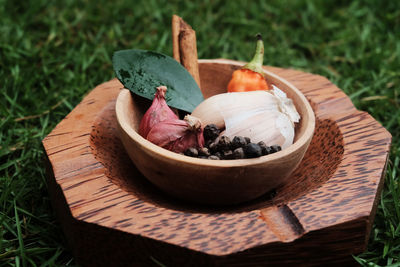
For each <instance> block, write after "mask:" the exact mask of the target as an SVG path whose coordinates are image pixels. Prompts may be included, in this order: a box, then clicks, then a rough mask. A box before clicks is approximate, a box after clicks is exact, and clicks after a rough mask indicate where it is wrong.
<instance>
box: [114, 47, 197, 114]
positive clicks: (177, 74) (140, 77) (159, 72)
mask: <svg viewBox="0 0 400 267" xmlns="http://www.w3.org/2000/svg"><path fill="white" fill-rule="evenodd" d="M113 67H114V71H115V73H116V75H117V78H118V80H119V81H120V82H121V83H122V84H123V85H124V86H125V88H127V89H129V90H130V91H132V92H133V93H135V94H137V95H140V96H142V97H145V98H147V99H150V100H153V98H154V94H155V92H156V88H157V87H158V86H160V85H165V86H166V87H167V94H166V101H167V104H168V105H169V106H170V107H173V108H177V109H181V110H184V111H187V112H189V113H191V112H192V111H193V109H194V108H195V107H196V106H197V105H198V104H200V103H201V102H202V101H203V100H204V98H203V95H202V93H201V91H200V88H199V87H198V85H197V83H196V82H195V80H194V79H193V77H192V76H191V75H190V73H189V72H188V71H187V70H186V69H185V68H184V67H183V66H182V65H181V64H179V63H178V62H177V61H176V60H175V59H173V58H172V57H169V56H167V55H164V54H161V53H157V52H153V51H146V50H139V49H131V50H121V51H117V52H115V53H114V55H113Z"/></svg>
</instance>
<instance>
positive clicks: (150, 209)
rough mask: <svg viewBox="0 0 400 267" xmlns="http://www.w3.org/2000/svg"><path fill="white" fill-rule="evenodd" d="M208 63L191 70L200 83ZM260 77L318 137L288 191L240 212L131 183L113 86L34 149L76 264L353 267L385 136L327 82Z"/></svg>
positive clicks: (363, 240) (296, 75)
mask: <svg viewBox="0 0 400 267" xmlns="http://www.w3.org/2000/svg"><path fill="white" fill-rule="evenodd" d="M220 61H221V60H219V61H218V62H220ZM212 62H214V61H212V60H202V61H200V66H199V67H200V76H202V71H204V68H210V67H212ZM226 62H229V61H226ZM210 64H211V65H210ZM266 69H268V70H269V71H271V72H274V73H276V74H277V75H280V76H281V77H283V78H285V79H287V80H288V81H289V82H291V83H293V84H294V85H295V86H296V87H297V88H299V89H300V90H301V91H302V92H303V94H304V95H305V96H306V97H307V99H308V100H309V102H310V103H311V104H312V107H313V110H314V112H315V115H316V128H315V134H314V137H313V139H312V142H311V144H310V147H309V149H308V151H307V152H306V155H305V157H304V159H303V161H302V162H301V164H300V166H299V167H298V169H297V170H296V171H295V172H294V173H293V174H292V175H291V177H290V181H289V182H288V183H287V184H285V185H284V186H282V187H281V188H278V189H277V190H275V191H274V192H270V193H268V194H266V195H264V196H262V197H260V198H258V199H256V200H253V201H250V202H247V203H243V204H240V205H234V206H225V207H212V206H206V205H198V204H194V203H188V202H185V201H182V200H179V199H175V198H173V197H170V196H168V195H166V194H164V193H163V192H161V191H160V190H159V189H157V188H156V187H155V186H153V185H152V184H151V183H150V182H148V181H147V179H145V178H144V177H143V176H142V175H141V173H139V171H138V170H137V169H136V168H135V166H134V165H133V164H132V162H131V160H130V159H129V157H128V156H127V154H126V153H125V151H124V148H123V146H122V144H121V142H120V140H119V138H118V136H117V130H116V119H115V115H114V106H115V100H116V97H117V95H118V93H119V91H120V89H121V88H122V85H121V84H120V83H119V82H118V81H117V80H112V81H110V82H107V83H104V84H102V85H100V86H98V87H96V88H95V89H94V90H93V91H91V92H90V93H89V94H88V95H87V96H86V97H85V98H84V99H83V101H82V102H81V103H80V104H79V105H78V106H77V107H76V108H75V109H74V110H73V111H72V112H71V113H70V114H68V116H67V117H66V118H65V119H64V120H63V121H62V122H60V124H59V125H57V127H56V128H55V129H54V130H53V131H52V132H51V133H50V134H49V135H48V136H47V137H46V138H45V139H44V140H43V146H44V149H45V152H46V159H47V165H46V166H47V173H48V178H49V180H48V181H49V182H48V185H49V192H50V196H51V199H52V203H53V205H54V209H55V211H56V213H57V215H58V218H59V220H60V223H61V225H62V227H63V230H64V232H65V234H66V237H67V238H68V241H69V243H70V245H71V248H72V250H73V253H74V255H75V257H76V259H77V261H78V262H79V263H80V264H82V265H85V266H110V265H112V266H128V265H137V266H157V264H158V263H163V264H166V265H174V266H175V265H182V266H225V265H236V266H246V265H247V266H248V265H251V266H254V265H258V266H260V265H267V264H268V265H269V266H274V265H279V266H282V265H283V264H286V265H288V264H296V265H297V264H300V265H307V266H312V265H319V266H320V265H326V264H327V263H328V264H336V265H337V264H339V263H340V264H351V263H353V264H354V263H355V262H354V260H353V259H352V256H351V255H352V254H357V253H360V252H362V251H363V250H364V249H365V247H366V245H367V241H368V237H369V232H370V229H371V226H372V222H373V219H374V215H375V211H376V207H377V201H378V198H379V194H380V191H381V189H382V185H383V175H384V172H385V168H386V161H387V156H388V152H389V148H390V142H391V136H390V134H389V133H388V132H387V131H386V130H385V129H384V128H383V127H382V126H381V125H380V124H379V123H378V122H376V121H375V120H374V119H373V118H372V117H371V116H369V115H368V114H367V113H365V112H360V111H358V110H356V109H355V108H354V106H353V105H352V103H351V101H350V100H349V98H348V97H347V96H346V95H345V94H344V93H343V92H342V91H341V90H340V89H338V88H337V87H336V86H334V85H333V84H332V83H330V82H329V81H328V80H327V79H325V78H323V77H321V76H317V75H312V74H308V73H304V72H300V71H294V70H288V69H279V68H273V67H266ZM201 83H202V84H206V83H207V81H206V80H204V81H203V80H202V81H201ZM339 111H340V112H339Z"/></svg>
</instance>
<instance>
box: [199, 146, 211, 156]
mask: <svg viewBox="0 0 400 267" xmlns="http://www.w3.org/2000/svg"><path fill="white" fill-rule="evenodd" d="M198 151H199V155H200V156H206V157H208V156H210V151H209V150H208V148H206V147H202V148H199V149H198Z"/></svg>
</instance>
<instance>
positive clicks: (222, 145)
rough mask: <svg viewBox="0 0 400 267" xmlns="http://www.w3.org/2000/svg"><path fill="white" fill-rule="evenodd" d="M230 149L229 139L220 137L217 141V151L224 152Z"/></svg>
mask: <svg viewBox="0 0 400 267" xmlns="http://www.w3.org/2000/svg"><path fill="white" fill-rule="evenodd" d="M230 148H231V139H230V138H229V137H228V136H225V135H223V136H221V137H220V138H219V141H218V150H219V151H221V152H222V151H226V150H229V149H230Z"/></svg>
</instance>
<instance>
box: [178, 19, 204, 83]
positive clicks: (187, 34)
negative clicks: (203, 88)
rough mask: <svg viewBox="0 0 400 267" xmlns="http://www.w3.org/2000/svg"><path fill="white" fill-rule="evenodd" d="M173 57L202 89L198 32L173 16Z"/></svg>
mask: <svg viewBox="0 0 400 267" xmlns="http://www.w3.org/2000/svg"><path fill="white" fill-rule="evenodd" d="M172 45H173V56H174V58H175V59H176V60H177V61H178V62H180V63H181V64H182V65H183V66H184V67H185V68H186V69H187V70H188V72H189V73H190V74H191V75H192V76H193V78H194V80H195V81H196V83H197V85H198V86H199V87H200V75H199V65H198V62H197V60H198V58H197V44H196V32H195V31H194V30H193V29H192V27H190V25H189V24H187V23H186V22H185V21H184V20H183V19H182V18H180V17H178V16H176V15H173V16H172Z"/></svg>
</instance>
